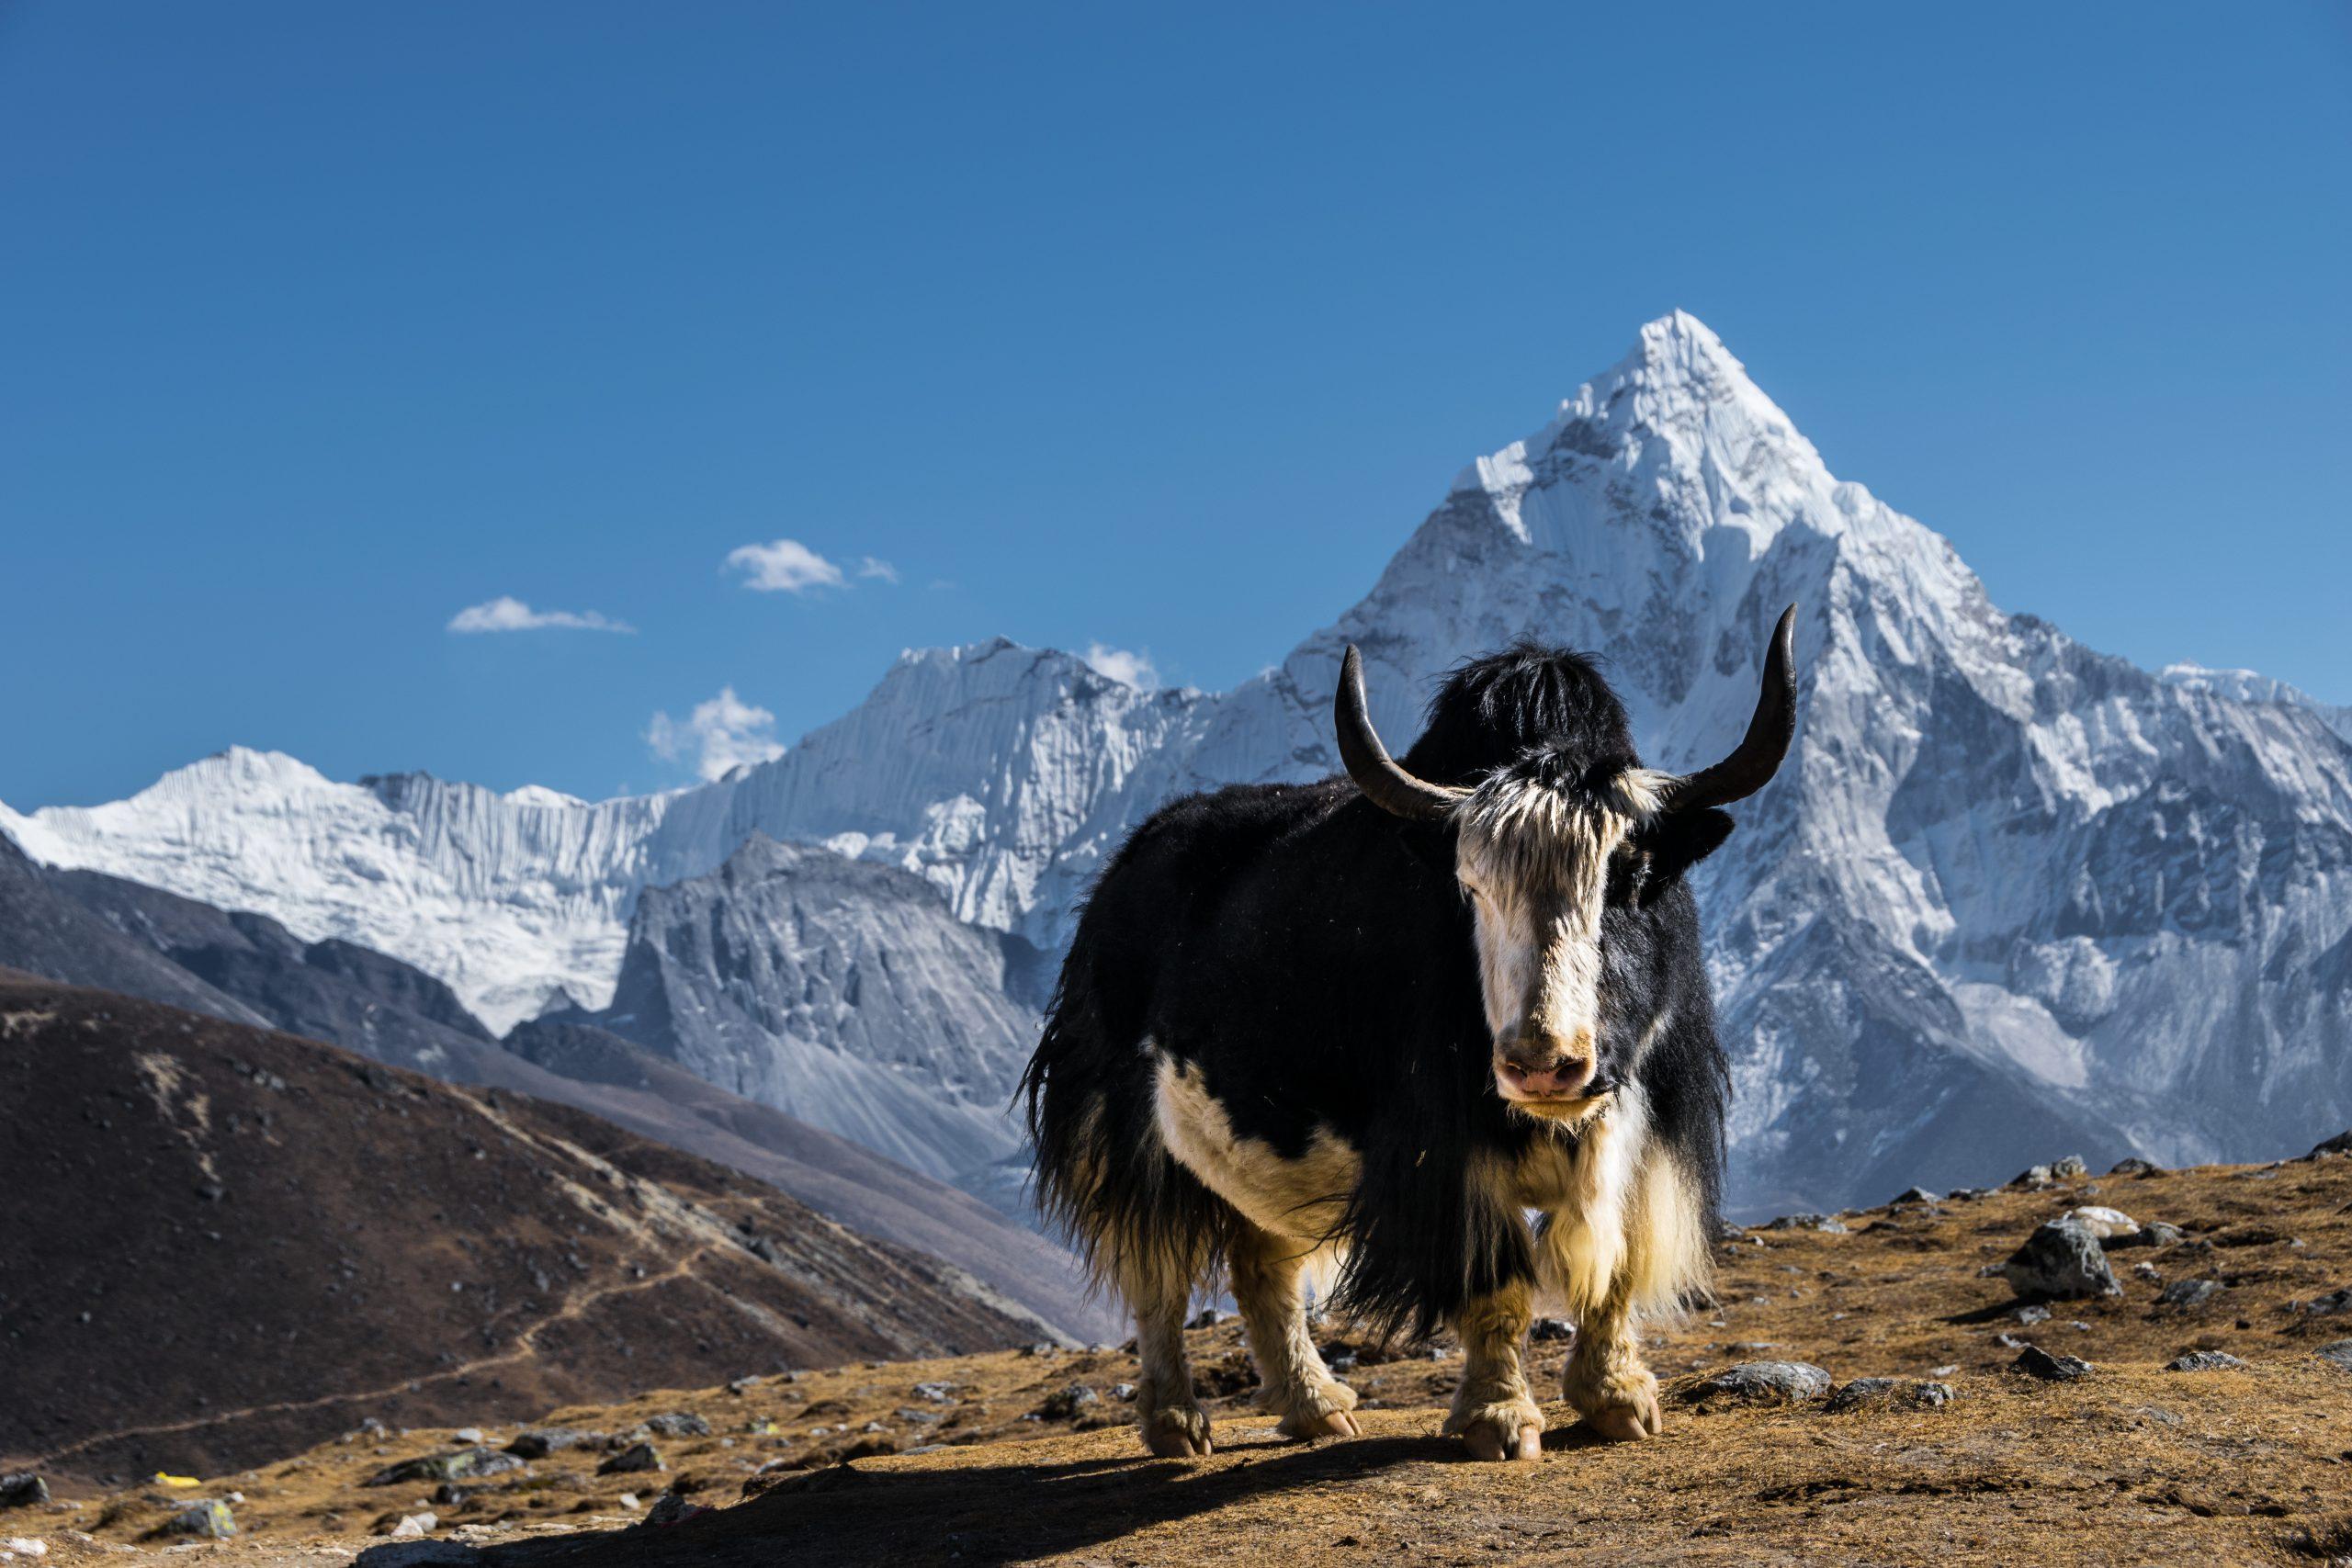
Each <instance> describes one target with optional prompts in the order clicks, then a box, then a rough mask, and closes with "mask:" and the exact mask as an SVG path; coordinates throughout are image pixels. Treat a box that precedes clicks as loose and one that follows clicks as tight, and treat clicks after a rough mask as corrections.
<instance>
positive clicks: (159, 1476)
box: [155, 1470, 204, 1486]
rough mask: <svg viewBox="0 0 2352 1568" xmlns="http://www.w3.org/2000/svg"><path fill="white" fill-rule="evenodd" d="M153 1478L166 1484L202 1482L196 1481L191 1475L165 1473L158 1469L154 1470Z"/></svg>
mask: <svg viewBox="0 0 2352 1568" xmlns="http://www.w3.org/2000/svg"><path fill="white" fill-rule="evenodd" d="M155 1479H156V1480H157V1481H159V1482H161V1483H163V1484H164V1485H166V1486H201V1485H203V1484H204V1483H203V1482H201V1481H198V1479H197V1478H196V1477H195V1476H193V1475H167V1474H165V1473H164V1472H162V1471H160V1470H159V1471H157V1472H155Z"/></svg>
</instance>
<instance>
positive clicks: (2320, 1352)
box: [2312, 1339, 2352, 1371]
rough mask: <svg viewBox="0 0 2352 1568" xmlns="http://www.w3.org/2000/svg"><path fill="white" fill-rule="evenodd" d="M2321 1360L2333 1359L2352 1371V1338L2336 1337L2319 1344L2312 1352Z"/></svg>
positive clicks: (2338, 1364)
mask: <svg viewBox="0 0 2352 1568" xmlns="http://www.w3.org/2000/svg"><path fill="white" fill-rule="evenodd" d="M2312 1354H2313V1355H2315V1356H2317V1357H2318V1358H2319V1359H2321V1360H2323V1361H2333V1362H2335V1364H2336V1365H2337V1366H2339V1367H2342V1368H2343V1369H2344V1370H2345V1371H2352V1339H2338V1340H2335V1341H2333V1342H2332V1343H2329V1344H2326V1345H2323V1346H2321V1347H2320V1348H2318V1349H2317V1350H2315V1351H2313V1352H2312Z"/></svg>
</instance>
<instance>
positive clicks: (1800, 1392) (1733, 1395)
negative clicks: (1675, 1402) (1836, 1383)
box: [1683, 1361, 1829, 1404]
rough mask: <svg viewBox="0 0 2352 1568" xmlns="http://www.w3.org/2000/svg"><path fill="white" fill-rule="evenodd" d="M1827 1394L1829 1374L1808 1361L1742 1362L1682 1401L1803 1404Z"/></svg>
mask: <svg viewBox="0 0 2352 1568" xmlns="http://www.w3.org/2000/svg"><path fill="white" fill-rule="evenodd" d="M1828 1392H1829V1374H1828V1373H1827V1372H1825V1371H1822V1370H1821V1369H1820V1368H1819V1367H1816V1366H1815V1365H1813V1364H1812V1363H1811V1362H1809V1361H1742V1362H1741V1363H1740V1364H1739V1365H1737V1366H1736V1367H1731V1368H1728V1369H1726V1370H1725V1371H1720V1372H1717V1373H1716V1374H1715V1375H1714V1376H1713V1377H1711V1378H1709V1379H1708V1380H1707V1381H1706V1382H1702V1383H1701V1384H1699V1385H1698V1386H1697V1387H1695V1388H1693V1389H1691V1391H1690V1392H1689V1393H1686V1394H1685V1395H1684V1396H1683V1397H1684V1398H1685V1399H1686V1400H1689V1401H1691V1403H1693V1404H1713V1403H1723V1404H1804V1403H1805V1402H1806V1401H1808V1400H1814V1399H1819V1398H1821V1397H1823V1396H1824V1395H1825V1394H1826V1393H1828Z"/></svg>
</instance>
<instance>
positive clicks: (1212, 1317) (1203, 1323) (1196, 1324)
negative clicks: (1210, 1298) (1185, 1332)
mask: <svg viewBox="0 0 2352 1568" xmlns="http://www.w3.org/2000/svg"><path fill="white" fill-rule="evenodd" d="M1232 1315H1233V1314H1231V1313H1229V1312H1219V1311H1217V1309H1216V1308H1215V1307H1203V1308H1202V1309H1201V1311H1200V1315H1199V1316H1197V1317H1195V1318H1193V1321H1192V1322H1190V1323H1188V1324H1186V1325H1184V1326H1185V1327H1187V1328H1215V1327H1216V1325H1218V1324H1220V1323H1223V1322H1224V1321H1225V1320H1226V1319H1227V1318H1229V1317H1231V1316H1232Z"/></svg>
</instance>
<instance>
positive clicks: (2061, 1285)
mask: <svg viewBox="0 0 2352 1568" xmlns="http://www.w3.org/2000/svg"><path fill="white" fill-rule="evenodd" d="M2001 1272H2002V1275H2003V1276H2004V1277H2005V1278H2006V1279H2007V1280H2008V1281H2009V1286H2010V1288H2011V1289H2012V1290H2014V1291H2016V1292H2017V1293H2018V1294H2019V1295H2021V1296H2041V1297H2050V1298H2053V1299H2057V1300H2065V1301H2071V1300H2074V1299H2075V1298H2078V1297H2082V1296H2120V1295H2121V1294H2122V1293H2123V1287H2122V1286H2121V1285H2120V1284H2119V1283H2117V1282H2116V1279H2115V1270H2114V1269H2110V1268H2109V1267H2108V1264H2107V1254H2106V1252H2105V1250H2104V1249H2102V1248H2101V1247H2100V1246H2099V1244H2098V1237H2097V1236H2095V1235H2092V1234H2091V1232H2090V1228H2089V1227H2088V1226H2086V1225H2085V1224H2083V1223H2082V1222H2081V1221H2079V1220H2075V1219H2073V1218H2067V1219H2063V1220H2052V1221H2049V1222H2048V1223H2046V1224H2041V1225H2038V1226H2036V1227H2035V1229H2034V1233H2033V1234H2032V1235H2030V1236H2028V1237H2027V1238H2026V1242H2025V1245H2024V1246H2022V1247H2018V1249H2017V1251H2016V1252H2015V1253H2013V1254H2011V1255H2010V1257H2009V1259H2008V1261H2007V1262H2006V1263H2004V1264H2002V1265H2001Z"/></svg>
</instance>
